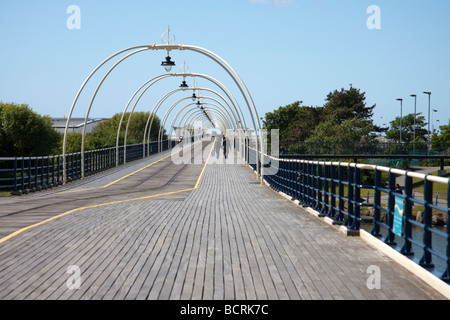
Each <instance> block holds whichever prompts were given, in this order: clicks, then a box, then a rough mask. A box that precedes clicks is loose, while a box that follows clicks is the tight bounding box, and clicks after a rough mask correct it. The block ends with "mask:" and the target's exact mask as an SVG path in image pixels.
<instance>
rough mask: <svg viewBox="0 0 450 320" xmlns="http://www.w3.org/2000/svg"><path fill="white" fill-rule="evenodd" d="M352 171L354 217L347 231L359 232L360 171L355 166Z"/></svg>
mask: <svg viewBox="0 0 450 320" xmlns="http://www.w3.org/2000/svg"><path fill="white" fill-rule="evenodd" d="M353 171H354V179H353V180H354V181H353V183H354V187H355V192H354V194H353V201H354V207H353V211H354V215H353V218H352V219H353V220H352V224H351V225H350V227H349V230H352V231H359V227H360V221H359V220H360V218H361V207H360V203H361V202H360V199H361V169H359V168H358V167H357V166H355V168H354V170H353ZM352 189H353V188H352Z"/></svg>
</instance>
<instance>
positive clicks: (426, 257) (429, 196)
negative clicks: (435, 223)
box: [419, 174, 434, 269]
mask: <svg viewBox="0 0 450 320" xmlns="http://www.w3.org/2000/svg"><path fill="white" fill-rule="evenodd" d="M427 177H428V174H427V175H426V176H425V180H424V183H425V186H424V189H425V190H424V200H425V208H424V210H423V224H424V227H423V229H424V230H423V244H424V248H423V256H422V258H421V259H420V262H419V264H420V265H421V266H422V267H424V268H428V269H431V268H434V264H433V263H432V257H431V253H430V252H429V251H428V250H429V249H432V238H431V231H430V229H431V228H432V215H433V210H432V208H431V207H430V204H433V181H430V180H428V179H427Z"/></svg>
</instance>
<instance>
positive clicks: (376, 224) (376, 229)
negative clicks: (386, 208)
mask: <svg viewBox="0 0 450 320" xmlns="http://www.w3.org/2000/svg"><path fill="white" fill-rule="evenodd" d="M374 180H375V181H374V182H375V190H374V192H375V194H374V199H373V227H372V230H371V231H370V234H371V235H372V236H374V237H377V238H381V233H380V208H381V190H380V188H381V171H380V170H378V169H377V168H376V167H375V173H374Z"/></svg>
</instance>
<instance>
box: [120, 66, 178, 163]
mask: <svg viewBox="0 0 450 320" xmlns="http://www.w3.org/2000/svg"><path fill="white" fill-rule="evenodd" d="M170 76H172V74H161V75H158V76H156V77H153V78H151V79H150V80H148V81H146V82H145V83H144V84H143V85H142V86H141V87H139V89H138V90H136V91H135V93H134V94H133V96H132V97H131V98H130V100H129V101H128V103H127V105H126V107H125V109H124V110H123V112H122V116H121V117H120V122H119V126H118V128H117V135H116V166H118V165H119V136H120V129H121V127H122V122H123V118H124V116H125V113H126V111H127V110H128V107H129V105H130V103H131V101H132V100H133V99H134V97H135V96H136V95H137V94H138V92H139V91H141V89H142V88H143V87H144V86H145V85H147V84H148V83H149V82H151V84H149V86H148V87H147V88H146V89H145V90H144V92H143V93H141V95H140V96H139V98H138V100H137V101H136V103H135V104H134V106H133V109H132V112H131V114H132V113H133V112H134V109H135V108H136V105H137V103H138V102H139V100H140V99H141V97H142V95H143V94H144V93H145V91H146V90H147V89H148V88H150V86H152V85H153V84H155V83H156V82H158V81H159V80H162V79H165V78H168V77H170ZM130 119H131V115H130V116H129V117H128V122H127V126H126V130H125V138H124V141H126V139H127V133H128V126H129V124H130ZM124 154H126V143H124ZM124 161H125V157H124Z"/></svg>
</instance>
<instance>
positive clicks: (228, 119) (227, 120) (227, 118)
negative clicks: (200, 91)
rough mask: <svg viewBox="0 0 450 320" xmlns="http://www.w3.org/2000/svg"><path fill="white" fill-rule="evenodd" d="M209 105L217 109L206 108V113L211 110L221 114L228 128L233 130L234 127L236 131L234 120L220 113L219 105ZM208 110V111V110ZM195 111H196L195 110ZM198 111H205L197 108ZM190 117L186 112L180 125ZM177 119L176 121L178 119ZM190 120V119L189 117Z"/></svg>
mask: <svg viewBox="0 0 450 320" xmlns="http://www.w3.org/2000/svg"><path fill="white" fill-rule="evenodd" d="M208 104H209V105H212V106H214V107H216V108H211V107H205V111H208V110H210V109H212V110H216V112H217V113H219V115H221V116H222V117H223V120H224V122H225V123H224V124H225V125H226V127H229V128H231V127H233V128H234V129H236V126H235V124H234V123H233V121H232V118H229V115H228V117H227V116H226V115H225V114H224V113H223V112H222V111H220V110H221V109H220V107H219V106H218V105H215V104H213V103H208ZM206 109H207V110H206ZM194 110H195V109H194ZM196 110H199V111H203V110H201V109H198V108H196ZM187 115H188V113H187V112H186V113H185V114H183V116H182V117H181V119H180V120H179V124H181V122H182V121H183V120H184V118H185V117H186V116H187ZM177 118H178V116H177ZM177 118H176V119H177ZM188 118H189V117H188ZM176 119H174V120H176ZM174 122H175V121H174Z"/></svg>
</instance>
